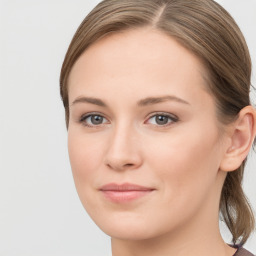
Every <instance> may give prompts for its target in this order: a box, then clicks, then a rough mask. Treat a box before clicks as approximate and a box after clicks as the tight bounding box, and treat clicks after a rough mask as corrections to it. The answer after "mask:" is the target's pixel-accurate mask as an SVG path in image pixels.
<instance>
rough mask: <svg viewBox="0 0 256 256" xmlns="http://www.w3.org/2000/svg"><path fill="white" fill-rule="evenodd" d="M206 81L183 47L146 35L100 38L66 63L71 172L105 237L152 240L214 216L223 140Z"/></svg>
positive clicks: (129, 33)
mask: <svg viewBox="0 0 256 256" xmlns="http://www.w3.org/2000/svg"><path fill="white" fill-rule="evenodd" d="M203 74H204V75H206V72H205V70H204V68H203V66H202V65H201V63H200V61H199V60H198V59H197V58H196V57H195V56H194V55H193V54H191V53H190V52H189V51H188V50H186V49H185V48H183V47H182V46H181V45H179V44H178V43H177V42H176V41H174V40H173V39H172V38H170V37H168V36H167V35H164V34H162V33H161V32H157V31H154V30H152V29H145V28H144V29H140V30H130V31H126V32H123V33H119V34H113V35H109V36H107V37H105V38H103V39H101V40H99V41H98V42H96V43H94V44H93V45H92V46H91V47H90V48H89V49H87V50H86V51H85V52H84V53H83V54H82V55H81V57H80V58H79V59H78V61H77V62H76V63H75V65H74V66H73V68H72V71H71V73H70V77H69V103H70V120H69V128H68V148H69V155H70V162H71V167H72V172H73V176H74V181H75V185H76V188H77V192H78V194H79V197H80V199H81V202H82V203H83V205H84V207H85V209H86V210H87V212H88V214H89V215H90V216H91V218H92V219H93V220H94V221H95V223H96V224H97V225H98V226H99V227H100V228H101V229H102V230H103V231H104V232H105V233H107V234H108V235H110V236H112V237H116V238H122V239H135V240H137V239H145V238H152V237H156V236H158V235H161V234H165V233H168V232H171V231H173V230H175V229H177V228H182V227H185V226H188V225H189V223H190V224H191V223H195V222H196V220H197V219H200V220H201V221H202V219H203V218H205V219H208V218H210V219H211V218H215V217H216V218H217V217H218V203H219V196H220V190H221V187H222V184H223V180H224V175H223V174H221V173H222V172H221V171H220V170H219V166H220V163H221V160H222V157H223V153H224V150H225V149H224V145H225V143H224V139H225V137H224V135H223V134H222V136H221V135H220V129H219V126H218V125H219V124H218V121H217V119H216V115H215V112H216V111H215V110H216V109H215V102H214V99H213V97H212V96H211V95H210V94H209V93H208V92H207V90H206V89H205V88H206V82H205V79H204V78H203ZM221 175H222V176H221ZM127 183H129V184H127ZM109 184H110V185H109ZM131 184H135V185H138V186H141V187H136V186H134V185H131ZM199 217H200V218H199Z"/></svg>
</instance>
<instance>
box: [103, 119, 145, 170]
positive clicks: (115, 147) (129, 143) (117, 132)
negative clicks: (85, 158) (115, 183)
mask: <svg viewBox="0 0 256 256" xmlns="http://www.w3.org/2000/svg"><path fill="white" fill-rule="evenodd" d="M139 151H140V150H139V138H138V133H137V132H136V129H135V127H134V126H132V125H131V124H128V123H127V121H125V120H123V121H121V122H119V123H118V124H116V126H115V127H114V128H113V129H112V131H111V135H110V136H109V141H108V147H107V153H106V158H105V163H106V164H107V165H108V166H109V167H111V168H112V169H118V170H120V169H123V168H127V167H129V168H135V167H138V166H139V165H140V163H141V158H140V157H141V156H140V155H139Z"/></svg>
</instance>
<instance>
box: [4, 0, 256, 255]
mask: <svg viewBox="0 0 256 256" xmlns="http://www.w3.org/2000/svg"><path fill="white" fill-rule="evenodd" d="M98 2H99V1H96V0H94V1H92V0H90V1H89V0H74V1H67V0H44V1H35V0H23V1H19V0H0V122H1V125H0V255H2V256H16V255H17V256H66V255H67V256H80V255H81V256H82V255H83V256H85V255H88V256H99V255H101V256H103V255H104V256H105V255H108V254H110V251H111V249H110V238H109V237H108V236H106V235H105V234H103V233H102V232H101V231H100V230H99V228H98V227H97V226H96V225H95V224H94V223H93V222H92V221H91V220H90V218H89V217H88V216H87V214H86V212H85V210H84V209H83V207H82V204H81V203H80V201H79V198H78V196H77V194H76V190H75V186H74V183H73V178H72V174H71V170H70V165H69V161H68V153H67V134H66V129H65V121H64V109H63V106H62V102H61V100H60V96H59V84H58V81H59V72H60V68H61V64H62V61H63V58H64V54H65V52H66V50H67V47H68V45H69V43H70V40H71V38H72V36H73V34H74V32H75V30H76V28H77V27H78V25H79V24H80V22H81V21H82V19H83V18H84V17H85V16H86V14H87V13H88V12H89V11H90V10H91V9H92V8H93V7H94V6H95V5H96V4H97V3H98ZM219 2H220V3H221V4H222V5H223V6H224V7H225V8H226V9H227V10H228V11H229V12H230V13H231V14H232V15H233V16H234V18H235V19H236V21H237V22H238V24H239V25H240V27H241V29H242V31H243V32H244V35H245V37H246V39H247V42H248V45H249V48H250V51H251V55H252V59H253V64H254V67H253V72H254V74H253V83H254V84H256V83H255V81H256V79H255V76H256V74H255V72H256V70H255V65H256V47H255V45H256V1H255V0H243V1H242V0H237V1H235V0H222V1H220V0H219ZM255 182H256V157H255V154H254V155H252V156H251V158H250V161H249V163H248V166H247V169H246V176H245V180H244V188H245V191H246V193H247V195H248V197H249V199H250V201H251V203H252V205H253V207H254V209H256V193H255V192H256V188H255ZM222 233H223V235H224V237H225V238H226V239H228V237H229V234H228V233H227V231H226V230H225V228H222ZM227 242H228V240H227ZM245 247H246V248H247V249H249V250H251V251H253V252H254V253H256V236H255V235H254V236H252V237H251V239H250V240H249V241H248V243H247V244H246V245H245Z"/></svg>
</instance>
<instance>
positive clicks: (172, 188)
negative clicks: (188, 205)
mask: <svg viewBox="0 0 256 256" xmlns="http://www.w3.org/2000/svg"><path fill="white" fill-rule="evenodd" d="M191 130H192V128H191ZM191 130H187V131H184V130H182V131H179V132H177V133H175V134H172V135H171V136H166V137H165V138H162V139H160V138H159V139H158V140H154V142H153V141H149V142H148V143H149V144H148V145H145V148H150V150H148V156H147V159H148V161H149V162H148V166H149V168H150V169H151V170H155V172H156V174H157V176H158V178H159V179H160V181H161V183H162V186H163V187H164V188H165V190H164V193H166V200H167V198H170V199H171V198H172V199H173V198H179V199H180V197H184V200H186V198H187V199H188V200H190V198H191V195H192V194H193V193H199V194H200V193H202V194H203V193H205V191H207V188H209V186H211V185H213V184H214V182H215V178H216V175H217V173H218V164H219V161H220V153H219V147H218V136H217V133H216V131H214V130H213V129H212V130H211V131H208V132H205V131H204V132H203V131H200V128H199V127H196V130H197V133H192V132H191ZM191 134H193V136H191ZM152 156H154V157H152ZM171 194H172V195H173V196H171ZM174 194H175V196H174ZM177 195H178V197H176V196H177ZM199 197H200V196H199ZM199 197H198V198H199ZM163 198H165V197H163Z"/></svg>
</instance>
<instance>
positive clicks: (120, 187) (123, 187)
mask: <svg viewBox="0 0 256 256" xmlns="http://www.w3.org/2000/svg"><path fill="white" fill-rule="evenodd" d="M100 190H102V191H150V190H154V188H150V187H144V186H140V185H137V184H131V183H123V184H116V183H109V184H106V185H104V186H102V187H101V188H100Z"/></svg>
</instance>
